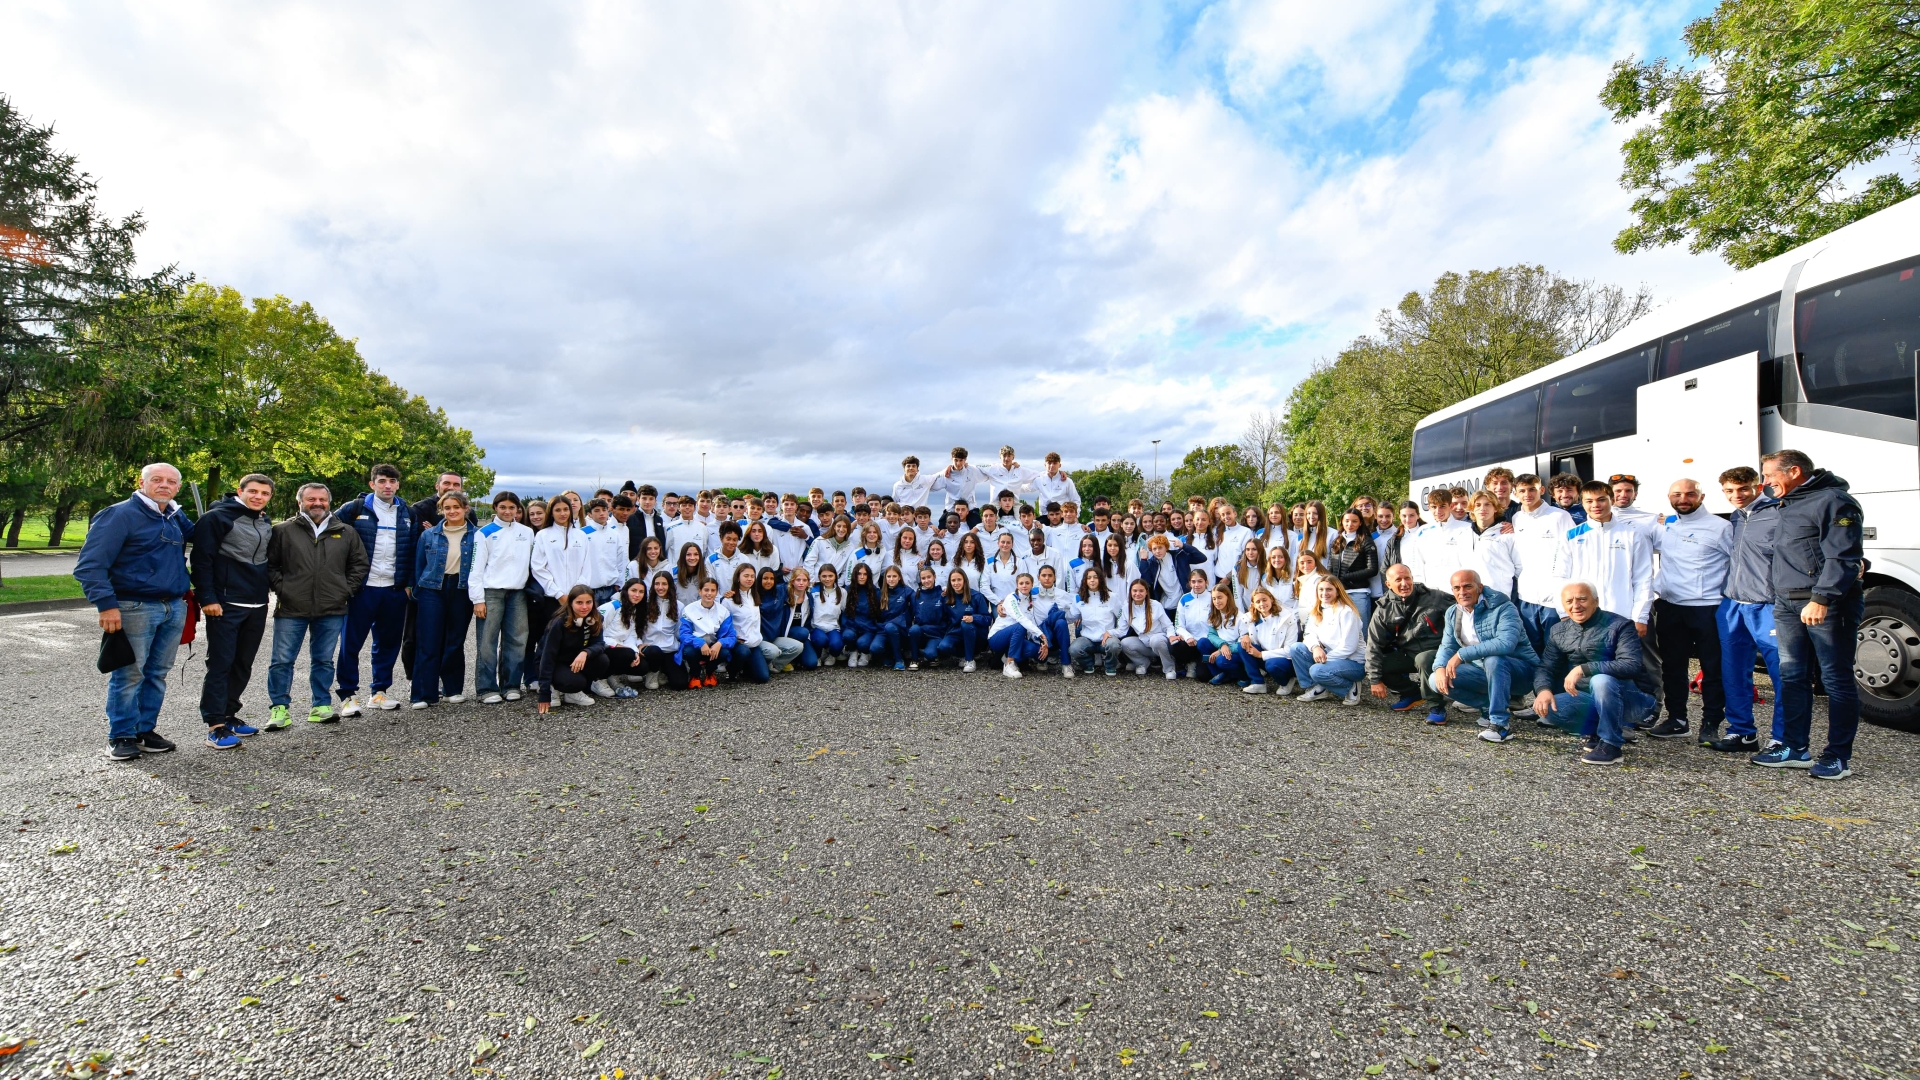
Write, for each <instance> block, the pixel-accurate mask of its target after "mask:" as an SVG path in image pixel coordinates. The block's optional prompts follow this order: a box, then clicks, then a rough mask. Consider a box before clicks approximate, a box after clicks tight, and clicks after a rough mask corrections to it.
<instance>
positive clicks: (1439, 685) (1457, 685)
mask: <svg viewBox="0 0 1920 1080" xmlns="http://www.w3.org/2000/svg"><path fill="white" fill-rule="evenodd" d="M1451 584H1452V587H1453V599H1454V605H1453V606H1452V607H1450V608H1448V609H1447V621H1446V625H1445V626H1444V627H1443V628H1442V629H1441V631H1440V649H1439V651H1438V652H1436V653H1435V654H1434V657H1433V674H1432V675H1430V676H1428V677H1427V682H1428V683H1429V684H1430V685H1431V686H1432V687H1433V689H1434V692H1435V693H1440V694H1445V695H1447V696H1448V697H1451V698H1452V699H1453V700H1455V701H1458V702H1460V703H1461V704H1463V705H1467V706H1469V707H1471V708H1475V709H1479V710H1480V715H1481V723H1482V724H1483V725H1485V727H1484V728H1483V730H1482V731H1481V732H1480V737H1481V738H1482V739H1484V740H1486V741H1487V742H1490V743H1504V742H1509V741H1511V740H1512V739H1513V732H1512V730H1511V729H1510V728H1509V727H1508V721H1509V719H1511V717H1512V709H1511V707H1510V706H1509V705H1508V704H1507V699H1508V696H1509V695H1510V694H1511V693H1512V691H1513V690H1514V689H1515V688H1523V687H1525V686H1527V685H1528V684H1529V683H1530V682H1531V681H1532V679H1533V669H1534V668H1535V667H1536V666H1537V665H1538V664H1539V663H1540V657H1539V656H1538V655H1537V654H1536V653H1535V652H1534V651H1533V646H1532V645H1531V644H1529V643H1528V641H1527V628H1526V624H1525V623H1523V622H1522V621H1521V619H1520V609H1519V608H1517V607H1515V606H1514V605H1513V601H1512V600H1510V599H1508V598H1507V596H1506V594H1504V593H1500V592H1495V591H1494V590H1492V589H1488V588H1485V587H1484V586H1482V584H1481V582H1480V574H1479V573H1478V572H1477V571H1474V570H1455V571H1454V572H1453V579H1452V582H1451Z"/></svg>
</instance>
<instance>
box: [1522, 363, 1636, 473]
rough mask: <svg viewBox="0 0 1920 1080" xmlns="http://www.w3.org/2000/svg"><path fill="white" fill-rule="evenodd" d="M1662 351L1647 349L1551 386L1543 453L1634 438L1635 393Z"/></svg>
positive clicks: (1543, 409)
mask: <svg viewBox="0 0 1920 1080" xmlns="http://www.w3.org/2000/svg"><path fill="white" fill-rule="evenodd" d="M1658 351H1659V346H1657V345H1647V346H1644V347H1642V348H1639V349H1635V350H1634V351H1632V352H1630V353H1623V354H1621V355H1619V356H1615V357H1613V358H1611V359H1607V360H1602V361H1600V362H1599V363H1597V364H1594V365H1592V366H1590V367H1585V368H1582V369H1580V370H1579V371H1576V372H1574V373H1573V374H1571V375H1568V376H1565V377H1564V378H1560V379H1556V380H1554V381H1553V382H1550V383H1548V384H1547V385H1546V387H1545V391H1544V393H1543V394H1542V395H1541V402H1540V449H1542V450H1558V449H1561V448H1562V447H1568V446H1578V445H1580V444H1581V443H1591V442H1595V441H1597V440H1600V439H1617V438H1619V437H1621V436H1623V435H1631V434H1633V431H1634V422H1635V419H1636V417H1637V415H1638V412H1639V403H1638V401H1637V399H1636V397H1635V394H1634V391H1636V390H1638V389H1639V388H1640V387H1641V386H1642V385H1643V384H1645V383H1646V381H1647V368H1648V366H1649V361H1650V360H1652V358H1653V355H1654V354H1655V353H1656V352H1658Z"/></svg>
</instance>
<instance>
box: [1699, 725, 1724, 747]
mask: <svg viewBox="0 0 1920 1080" xmlns="http://www.w3.org/2000/svg"><path fill="white" fill-rule="evenodd" d="M1719 741H1720V725H1719V724H1707V723H1702V724H1701V725H1700V745H1701V746H1712V745H1713V744H1714V743H1716V742H1719Z"/></svg>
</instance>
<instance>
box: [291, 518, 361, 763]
mask: <svg viewBox="0 0 1920 1080" xmlns="http://www.w3.org/2000/svg"><path fill="white" fill-rule="evenodd" d="M294 499H295V501H296V503H297V504H298V506H299V509H298V510H296V511H295V512H294V514H293V516H292V517H289V518H288V519H287V520H285V521H282V522H281V523H280V524H278V525H275V526H274V527H273V535H272V537H271V538H269V539H268V541H267V575H268V578H269V580H271V582H272V583H273V592H274V596H275V597H276V598H277V599H278V601H279V603H278V604H277V605H276V606H275V608H274V611H273V659H272V660H271V661H270V662H269V664H268V666H267V700H268V701H269V702H271V703H272V707H271V708H270V709H268V711H267V723H266V727H267V730H269V731H274V730H277V729H280V728H284V727H288V726H289V725H291V724H292V723H293V720H292V718H291V717H290V716H289V715H288V707H289V706H290V705H291V704H292V701H293V658H294V656H295V655H297V654H298V653H299V651H300V641H301V639H302V638H306V639H307V665H308V669H307V682H308V688H309V690H311V695H310V698H309V700H310V706H309V708H308V709H307V722H308V723H312V724H331V723H335V722H336V721H338V719H339V717H338V716H336V715H335V714H334V711H333V694H332V687H333V669H334V654H335V652H336V651H337V650H338V649H339V647H340V630H341V628H342V627H343V626H345V625H346V621H347V607H348V605H350V604H351V603H352V602H353V594H354V593H355V592H356V591H358V590H359V588H360V586H361V585H362V584H363V583H364V582H365V581H366V580H367V571H368V569H369V568H370V566H371V562H370V560H369V559H368V558H367V549H366V545H364V544H362V543H361V542H360V534H359V532H357V531H356V530H355V529H354V528H353V527H352V526H350V525H348V524H347V523H346V522H344V521H341V520H340V519H339V518H336V517H333V516H332V515H331V514H330V513H329V512H328V511H329V509H330V508H331V506H332V504H333V493H332V492H330V491H328V490H327V485H325V484H302V485H300V490H299V491H298V492H297V493H296V494H295V496H294Z"/></svg>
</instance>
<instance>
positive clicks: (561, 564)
mask: <svg viewBox="0 0 1920 1080" xmlns="http://www.w3.org/2000/svg"><path fill="white" fill-rule="evenodd" d="M547 515H548V523H547V527H546V528H544V529H541V530H540V531H539V532H537V533H534V534H533V558H532V559H531V560H529V565H530V569H531V570H532V572H533V576H534V577H535V578H536V579H538V580H539V582H540V587H541V588H542V589H544V590H546V593H547V595H548V596H565V595H567V591H568V590H570V589H572V588H573V587H574V586H575V585H589V584H590V583H589V582H588V580H587V579H588V578H589V577H591V576H592V574H593V545H592V544H591V543H589V542H588V541H587V537H586V535H585V534H584V533H582V532H581V531H580V525H579V523H578V522H576V521H574V520H573V504H572V503H569V502H567V501H566V500H565V499H555V500H553V503H552V504H551V505H549V506H548V507H547Z"/></svg>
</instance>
